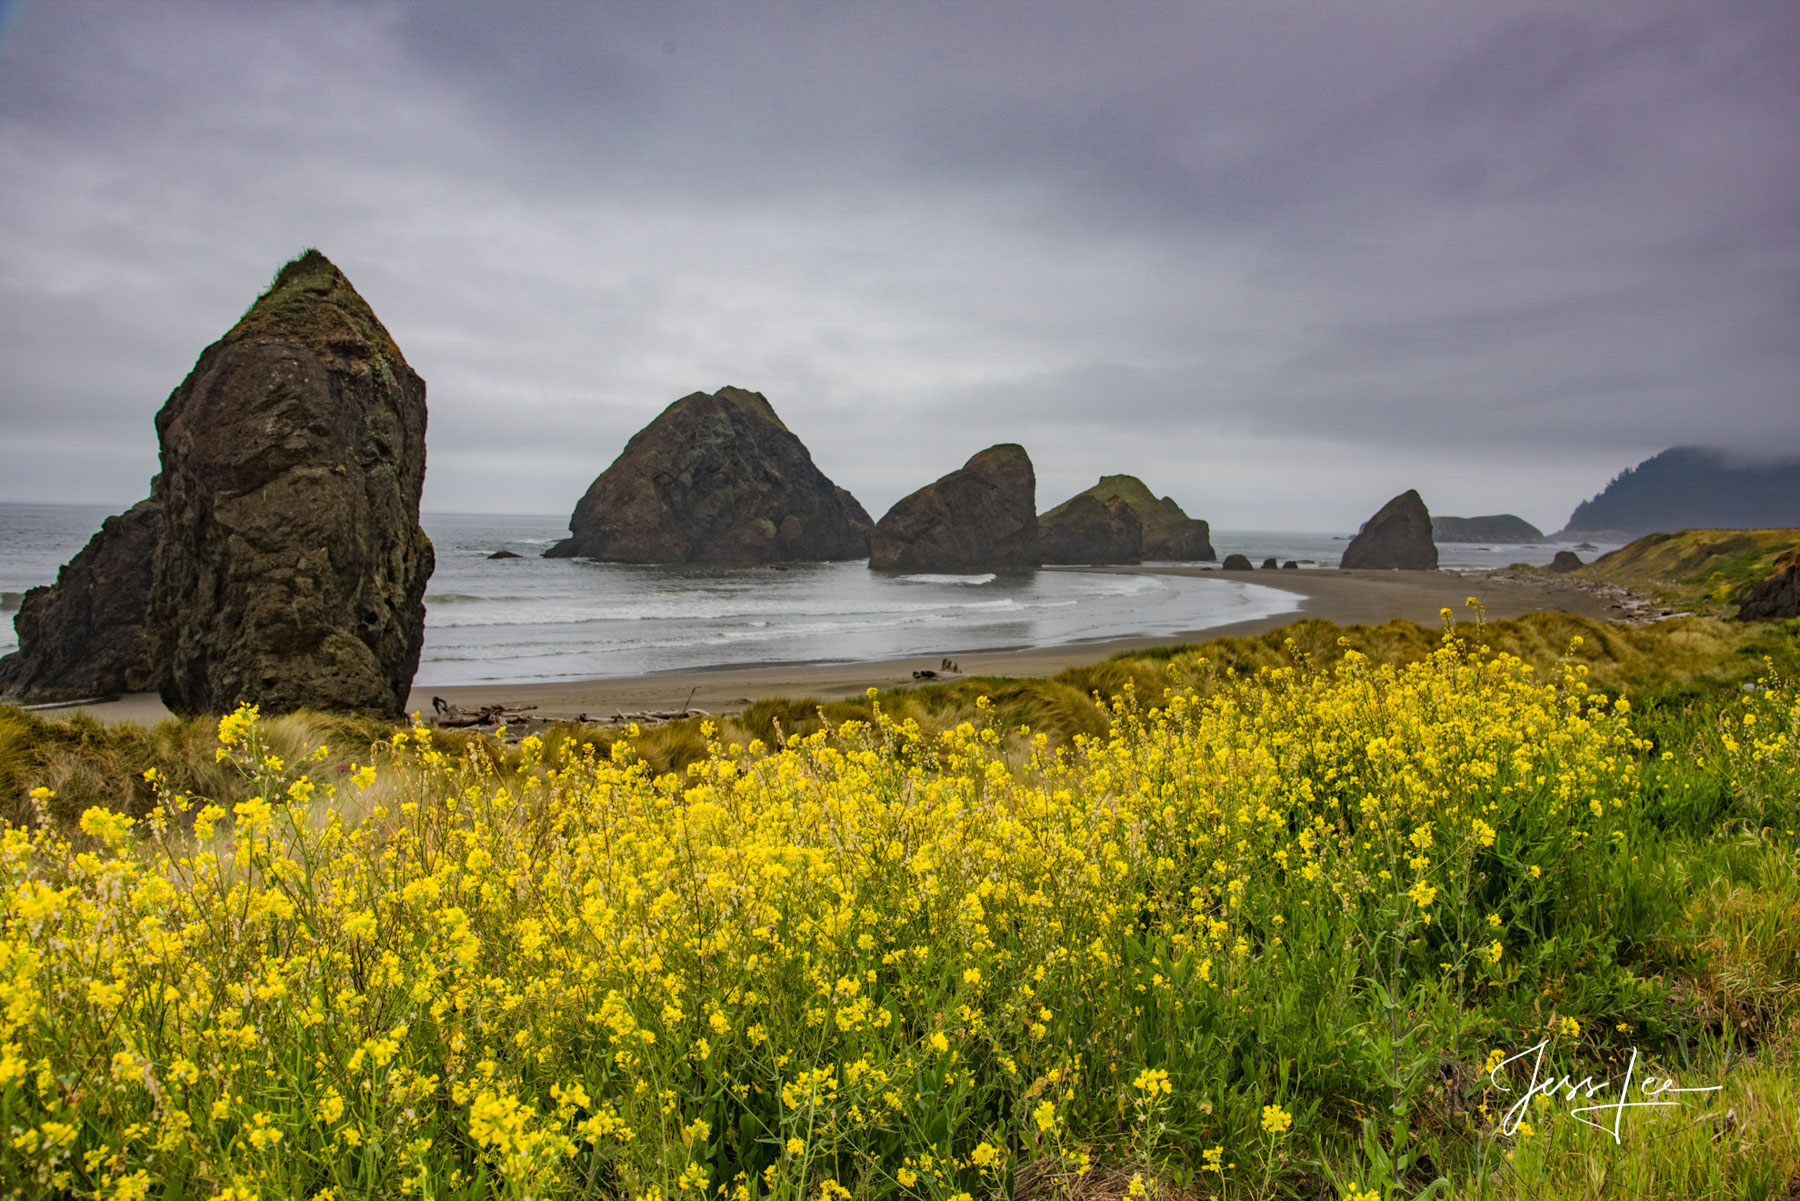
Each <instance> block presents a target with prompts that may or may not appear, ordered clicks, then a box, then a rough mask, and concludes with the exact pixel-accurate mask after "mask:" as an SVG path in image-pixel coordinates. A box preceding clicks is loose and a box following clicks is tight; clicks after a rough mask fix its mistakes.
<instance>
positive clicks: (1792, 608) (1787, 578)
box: [1738, 546, 1800, 621]
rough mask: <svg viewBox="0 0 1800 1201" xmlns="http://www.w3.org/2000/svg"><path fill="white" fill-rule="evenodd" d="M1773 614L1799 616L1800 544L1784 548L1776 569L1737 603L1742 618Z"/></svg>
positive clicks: (1754, 619) (1749, 619)
mask: <svg viewBox="0 0 1800 1201" xmlns="http://www.w3.org/2000/svg"><path fill="white" fill-rule="evenodd" d="M1770 617H1800V546H1795V547H1794V548H1793V549H1792V550H1786V551H1783V552H1782V553H1781V555H1780V556H1779V557H1778V558H1776V560H1775V563H1774V569H1773V570H1772V571H1770V572H1769V574H1768V576H1767V577H1766V578H1765V579H1764V580H1763V581H1762V583H1760V584H1758V585H1757V586H1756V587H1755V588H1753V589H1751V591H1750V595H1749V596H1747V597H1745V598H1744V603H1743V604H1741V605H1739V606H1738V620H1739V621H1756V620H1758V619H1761V618H1770Z"/></svg>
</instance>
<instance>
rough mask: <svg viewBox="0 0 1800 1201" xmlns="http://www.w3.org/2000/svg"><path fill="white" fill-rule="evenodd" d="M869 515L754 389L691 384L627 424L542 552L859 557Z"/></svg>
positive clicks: (693, 559) (742, 559) (707, 559)
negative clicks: (627, 433) (617, 446)
mask: <svg viewBox="0 0 1800 1201" xmlns="http://www.w3.org/2000/svg"><path fill="white" fill-rule="evenodd" d="M872 524H873V523H872V522H871V521H870V520H869V514H868V512H867V511H866V510H864V508H863V507H862V505H861V504H859V503H858V502H857V500H856V498H855V497H854V496H852V495H850V493H848V492H846V491H845V490H844V489H842V488H840V487H838V486H837V485H836V484H834V483H832V482H831V480H829V479H827V478H826V476H825V473H824V472H822V471H820V470H819V468H818V467H817V465H815V464H814V463H813V459H812V454H811V453H810V452H809V451H808V450H807V449H806V446H805V445H804V444H803V443H802V442H801V441H800V439H799V438H797V437H795V436H794V434H793V432H792V431H790V430H789V429H788V427H787V426H786V425H785V424H783V422H782V420H781V418H780V417H778V416H776V414H775V409H774V407H773V406H771V405H770V404H769V401H768V399H767V398H766V397H764V396H763V395H762V394H761V393H759V392H751V391H748V390H746V389H743V388H731V387H726V388H720V389H719V390H718V391H717V392H715V393H711V394H708V393H705V392H695V393H692V394H691V395H688V396H684V397H682V398H681V399H680V400H677V401H676V402H675V403H673V404H671V405H670V406H669V407H668V408H666V409H664V410H663V411H662V413H660V414H659V415H658V416H657V417H656V419H655V420H654V421H652V422H650V424H649V425H647V426H645V427H644V428H643V429H641V430H639V431H638V432H637V433H636V434H634V435H633V436H632V438H631V440H630V441H629V442H627V443H626V444H625V449H624V451H622V452H621V453H620V455H619V457H618V458H617V459H615V460H614V461H613V464H612V466H610V467H608V468H607V469H606V470H605V471H603V472H602V473H601V474H600V475H599V476H598V477H597V478H596V479H595V480H594V482H593V483H592V484H591V485H590V486H589V487H588V490H587V492H586V494H585V495H583V496H582V498H581V499H580V501H578V502H577V503H576V505H575V511H574V513H573V514H572V515H571V516H570V517H569V537H567V538H565V539H563V540H562V541H561V542H558V543H557V544H556V545H555V546H553V547H551V548H550V549H549V550H547V551H545V552H544V555H545V557H546V558H551V559H570V558H583V559H599V560H604V561H607V562H613V563H775V562H780V561H783V560H794V561H798V560H833V559H860V558H862V557H863V556H865V555H867V554H868V553H869V532H870V527H871V526H872Z"/></svg>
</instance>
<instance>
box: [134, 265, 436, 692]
mask: <svg viewBox="0 0 1800 1201" xmlns="http://www.w3.org/2000/svg"><path fill="white" fill-rule="evenodd" d="M156 433H157V438H158V440H159V443H160V446H161V457H162V473H161V474H160V475H159V476H158V477H157V478H156V480H155V482H154V483H153V484H152V487H151V498H152V500H154V501H156V502H158V504H159V505H160V507H161V517H160V536H159V537H158V539H157V544H156V551H155V556H154V569H153V576H152V580H153V582H152V585H151V589H150V600H149V618H148V627H149V632H150V640H151V646H152V655H153V659H154V661H155V663H156V664H157V665H158V670H159V675H160V687H159V690H160V692H161V694H162V699H163V703H164V704H166V705H168V707H169V708H170V709H172V710H174V711H175V712H177V713H218V712H223V711H227V710H230V709H231V708H233V707H235V706H236V705H237V704H238V703H240V702H249V703H252V704H256V705H259V706H261V707H262V709H263V711H264V712H265V713H279V712H285V711H289V710H293V709H298V708H302V707H305V708H315V709H333V710H363V711H371V712H378V713H388V714H398V713H400V712H402V710H403V709H404V707H405V704H406V696H407V692H408V691H409V689H410V688H411V686H412V678H413V673H414V672H415V671H416V670H417V668H418V665H419V649H420V646H421V644H422V643H423V641H424V633H425V603H424V598H425V583H426V580H427V579H428V578H429V577H430V575H431V571H432V567H433V565H434V558H433V554H432V549H431V542H430V540H429V539H427V538H426V536H425V532H424V531H423V530H422V529H420V528H419V493H420V490H421V489H422V488H423V486H424V482H425V381H424V380H422V379H420V378H419V376H418V375H417V374H416V373H415V372H414V371H413V370H412V368H410V367H408V366H407V365H406V359H405V358H404V357H403V356H402V355H401V353H400V349H399V347H397V346H396V345H394V340H393V338H392V337H390V336H389V335H388V331H387V330H386V329H385V328H383V326H382V324H381V322H380V321H379V320H377V319H376V317H375V314H374V313H373V312H372V311H371V310H370V308H369V306H368V304H367V303H366V302H365V301H364V300H363V298H362V297H361V296H359V295H357V292H356V289H355V288H353V287H351V286H350V281H349V280H347V279H345V278H344V276H343V273H342V272H340V271H339V270H338V269H337V268H336V267H335V266H333V265H332V264H331V262H330V261H329V260H328V259H326V257H325V256H324V255H322V254H320V253H319V252H318V251H316V250H309V251H307V252H306V253H305V254H303V255H302V256H301V257H299V258H297V259H295V260H294V261H293V262H291V263H289V264H287V266H285V267H283V268H282V269H281V272H280V273H279V274H278V275H277V276H276V277H275V282H274V283H273V284H271V285H270V287H269V290H268V291H267V292H265V293H264V294H263V295H262V297H261V298H259V299H258V300H257V302H256V303H255V304H254V305H252V306H251V308H250V311H249V312H247V313H245V314H244V316H243V318H242V319H241V320H239V322H238V323H237V325H235V326H234V327H232V329H231V332H229V333H227V334H226V335H225V336H224V337H223V338H221V339H220V340H219V341H217V342H215V343H213V344H212V345H211V346H209V347H207V348H206V350H205V351H203V352H202V353H201V355H200V360H199V362H197V363H196V364H195V365H194V369H193V371H192V372H191V373H189V375H188V377H187V379H185V380H184V381H182V384H181V386H180V387H178V388H176V389H175V391H174V392H173V393H171V394H170V396H169V399H168V402H167V403H165V404H164V405H163V407H162V411H161V412H159V413H158V414H157V415H156Z"/></svg>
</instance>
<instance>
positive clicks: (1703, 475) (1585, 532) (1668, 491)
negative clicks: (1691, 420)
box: [1560, 446, 1800, 539]
mask: <svg viewBox="0 0 1800 1201" xmlns="http://www.w3.org/2000/svg"><path fill="white" fill-rule="evenodd" d="M1775 526H1800V460H1793V459H1790V460H1788V461H1786V462H1778V463H1750V462H1746V461H1744V460H1742V459H1736V458H1733V457H1731V456H1729V455H1727V454H1726V453H1724V452H1722V451H1718V450H1713V449H1709V448H1707V447H1703V446H1676V447H1672V448H1670V449H1669V450H1665V451H1663V452H1662V453H1661V454H1658V455H1653V456H1651V457H1650V458H1648V459H1645V460H1644V461H1643V462H1642V463H1639V464H1638V465H1637V466H1636V467H1628V468H1626V469H1625V470H1624V471H1622V472H1620V473H1619V474H1618V476H1617V477H1616V478H1615V479H1614V480H1613V481H1612V483H1610V484H1608V485H1607V486H1606V489H1605V491H1603V492H1601V493H1600V495H1598V496H1596V497H1594V498H1593V499H1592V500H1585V501H1582V502H1581V503H1580V504H1579V505H1576V506H1575V512H1574V513H1573V514H1571V515H1570V517H1569V524H1568V525H1567V526H1566V527H1565V528H1564V529H1563V531H1562V534H1561V535H1560V536H1561V537H1563V538H1572V537H1585V538H1593V537H1596V536H1601V535H1612V536H1614V537H1622V538H1627V539H1629V538H1637V537H1639V536H1641V535H1643V534H1653V533H1666V532H1671V531H1675V530H1691V529H1737V530H1744V529H1767V528H1770V527H1775Z"/></svg>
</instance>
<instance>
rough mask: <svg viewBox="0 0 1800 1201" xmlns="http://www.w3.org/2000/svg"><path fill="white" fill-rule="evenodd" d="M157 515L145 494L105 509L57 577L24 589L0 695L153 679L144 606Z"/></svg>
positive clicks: (52, 694) (56, 695) (96, 690)
mask: <svg viewBox="0 0 1800 1201" xmlns="http://www.w3.org/2000/svg"><path fill="white" fill-rule="evenodd" d="M159 516H160V510H159V508H158V506H157V505H156V504H155V502H153V501H148V500H143V501H139V502H138V503H137V504H135V505H133V506H132V507H131V508H129V509H127V510H126V511H125V512H123V513H121V514H119V515H118V516H117V517H108V518H107V519H106V521H105V522H103V523H102V524H101V526H100V532H99V533H97V534H95V535H94V536H93V538H92V539H90V540H89V541H88V544H87V546H85V547H83V548H82V550H81V551H80V552H79V553H78V554H76V556H75V557H74V558H73V559H70V560H69V561H68V563H67V564H65V565H64V566H63V568H62V570H61V571H59V572H57V573H56V583H54V584H51V585H47V586H45V587H42V588H33V589H32V590H31V591H29V592H27V593H26V594H25V596H24V598H23V600H22V601H21V603H20V605H19V612H18V613H17V615H15V617H14V618H13V628H14V629H15V630H17V631H18V635H19V649H18V651H17V652H16V653H14V654H11V655H8V656H7V657H6V658H5V659H0V696H5V697H7V698H16V699H19V700H34V701H63V700H76V699H79V698H82V697H90V696H99V695H104V694H106V693H113V692H147V691H150V690H151V689H153V688H155V687H156V684H157V678H156V674H157V673H156V669H155V666H154V662H153V660H152V658H151V653H150V640H149V636H148V633H147V632H146V630H145V628H144V611H145V609H146V608H147V607H148V605H149V601H150V562H151V557H152V556H153V554H154V553H155V550H156V538H157V528H158V517H159Z"/></svg>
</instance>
